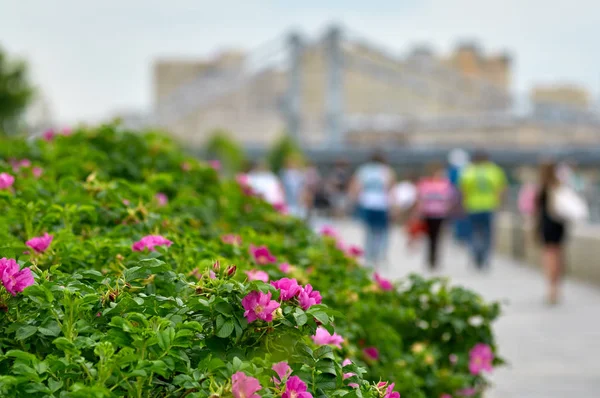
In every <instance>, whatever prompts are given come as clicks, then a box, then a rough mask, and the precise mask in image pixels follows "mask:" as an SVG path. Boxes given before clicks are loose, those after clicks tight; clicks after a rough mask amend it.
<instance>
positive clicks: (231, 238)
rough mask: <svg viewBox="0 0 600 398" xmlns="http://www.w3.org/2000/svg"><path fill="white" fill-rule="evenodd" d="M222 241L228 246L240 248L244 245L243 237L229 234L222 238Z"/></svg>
mask: <svg viewBox="0 0 600 398" xmlns="http://www.w3.org/2000/svg"><path fill="white" fill-rule="evenodd" d="M221 241H222V242H223V243H226V244H228V245H234V246H239V245H241V244H242V237H241V236H239V235H234V234H227V235H223V236H221Z"/></svg>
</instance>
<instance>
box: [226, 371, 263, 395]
mask: <svg viewBox="0 0 600 398" xmlns="http://www.w3.org/2000/svg"><path fill="white" fill-rule="evenodd" d="M231 384H232V385H231V392H232V394H233V397H234V398H260V395H258V394H257V392H258V391H260V390H261V389H262V387H261V385H260V382H259V381H258V379H255V378H254V377H250V376H246V374H245V373H244V372H237V373H234V374H233V376H231Z"/></svg>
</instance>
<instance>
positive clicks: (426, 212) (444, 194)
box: [416, 164, 457, 270]
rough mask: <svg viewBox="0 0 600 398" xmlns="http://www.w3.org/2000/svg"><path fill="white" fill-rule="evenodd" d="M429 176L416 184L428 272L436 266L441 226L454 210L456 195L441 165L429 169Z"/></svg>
mask: <svg viewBox="0 0 600 398" xmlns="http://www.w3.org/2000/svg"><path fill="white" fill-rule="evenodd" d="M429 170H430V172H429V176H428V177H425V178H422V179H421V180H420V181H419V183H418V184H417V207H416V208H417V211H418V214H419V216H420V217H421V219H422V220H423V221H424V223H425V225H426V227H427V231H426V235H427V240H428V244H427V263H428V266H429V269H430V270H434V269H436V268H437V266H438V250H439V240H440V236H441V231H442V226H443V224H444V222H445V221H446V220H447V218H448V217H449V215H450V213H451V211H452V209H453V208H454V205H455V202H456V199H457V195H456V191H455V189H454V186H453V185H452V184H451V182H450V180H449V179H448V178H447V177H446V173H445V171H444V168H443V167H442V165H441V164H434V165H431V166H430V167H429Z"/></svg>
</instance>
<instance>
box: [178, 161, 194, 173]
mask: <svg viewBox="0 0 600 398" xmlns="http://www.w3.org/2000/svg"><path fill="white" fill-rule="evenodd" d="M180 167H181V170H182V171H190V170H191V169H192V165H191V164H190V162H181V165H180Z"/></svg>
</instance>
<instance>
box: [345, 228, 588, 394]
mask: <svg viewBox="0 0 600 398" xmlns="http://www.w3.org/2000/svg"><path fill="white" fill-rule="evenodd" d="M337 228H338V231H339V232H340V234H341V235H342V237H343V238H344V239H345V241H347V242H350V243H354V244H358V245H361V246H362V241H363V237H362V232H361V230H360V228H359V226H358V225H357V224H354V223H351V222H341V223H338V224H337ZM389 258H390V265H388V267H387V269H383V270H382V272H381V273H382V274H383V275H386V276H388V277H390V278H399V277H402V276H404V275H406V274H408V273H412V272H416V273H428V272H427V271H426V269H425V267H424V263H425V262H424V248H420V249H418V250H417V251H416V252H414V253H409V252H408V251H407V250H406V245H405V240H404V236H403V233H402V231H400V230H399V229H398V228H396V229H395V230H394V231H393V232H392V234H391V237H390V252H389ZM440 259H441V270H440V271H439V272H438V275H446V276H449V277H451V278H452V282H453V284H458V285H463V286H466V287H468V288H471V289H473V290H475V291H477V292H479V293H480V294H482V295H483V296H484V297H485V298H486V299H488V300H499V301H501V302H503V304H504V306H503V312H504V313H503V315H502V317H501V318H500V319H499V320H498V321H497V322H496V324H495V328H494V329H495V331H496V335H497V340H498V344H499V349H500V353H501V355H502V356H503V357H504V358H506V359H507V361H508V362H509V364H508V366H506V367H504V368H501V369H499V370H497V371H496V372H495V373H494V375H493V376H492V377H493V381H494V384H495V387H494V389H493V391H491V392H490V393H489V394H487V395H486V398H598V397H600V289H598V288H594V287H592V286H591V285H586V284H584V283H581V282H575V281H567V282H566V283H565V285H564V288H563V296H564V299H563V301H562V303H561V304H560V305H558V306H556V307H548V306H546V305H545V304H544V293H545V285H544V282H545V281H544V279H543V276H542V274H541V273H540V272H538V270H535V269H532V268H530V267H524V266H523V265H520V264H518V263H515V262H513V261H511V260H508V259H506V258H503V257H501V256H496V257H495V258H494V260H493V262H492V269H491V270H490V271H489V272H487V273H478V272H475V271H474V270H473V269H472V268H471V267H470V266H469V259H468V256H467V253H466V251H465V250H464V249H462V248H460V247H458V246H456V245H454V244H452V243H451V242H450V239H449V238H446V239H445V240H444V242H443V245H442V252H441V253H440ZM599 260H600V259H599ZM598 266H600V261H599V264H598Z"/></svg>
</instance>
